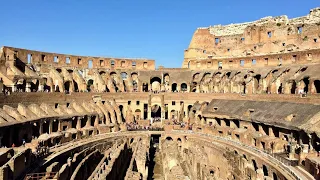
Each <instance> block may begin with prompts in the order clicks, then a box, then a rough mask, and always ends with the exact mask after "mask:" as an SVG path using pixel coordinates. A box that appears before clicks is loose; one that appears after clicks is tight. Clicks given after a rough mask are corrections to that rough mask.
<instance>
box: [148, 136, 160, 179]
mask: <svg viewBox="0 0 320 180" xmlns="http://www.w3.org/2000/svg"><path fill="white" fill-rule="evenodd" d="M159 139H160V136H158V135H153V136H152V137H151V139H150V150H149V170H148V180H153V179H158V178H157V177H158V176H159V167H158V166H159V165H158V164H159V160H160V161H161V158H160V159H159V154H160V153H159ZM161 168H162V167H161ZM161 172H162V171H161Z"/></svg>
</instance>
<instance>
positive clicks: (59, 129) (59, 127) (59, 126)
mask: <svg viewBox="0 0 320 180" xmlns="http://www.w3.org/2000/svg"><path fill="white" fill-rule="evenodd" d="M57 121H59V122H58V132H60V131H62V122H61V121H62V120H61V119H59V120H57Z"/></svg>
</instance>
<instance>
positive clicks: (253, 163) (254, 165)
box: [252, 159, 258, 171]
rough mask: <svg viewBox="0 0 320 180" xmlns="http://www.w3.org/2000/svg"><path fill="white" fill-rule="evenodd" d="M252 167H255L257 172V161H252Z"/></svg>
mask: <svg viewBox="0 0 320 180" xmlns="http://www.w3.org/2000/svg"><path fill="white" fill-rule="evenodd" d="M252 165H253V168H254V170H255V171H257V170H258V165H257V163H256V161H255V160H254V159H252Z"/></svg>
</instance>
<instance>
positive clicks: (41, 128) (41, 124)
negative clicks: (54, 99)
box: [39, 122, 43, 135]
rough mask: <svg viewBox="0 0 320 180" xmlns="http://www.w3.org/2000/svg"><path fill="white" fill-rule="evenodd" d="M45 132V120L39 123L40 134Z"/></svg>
mask: <svg viewBox="0 0 320 180" xmlns="http://www.w3.org/2000/svg"><path fill="white" fill-rule="evenodd" d="M42 133H43V122H40V123H39V135H41V134H42Z"/></svg>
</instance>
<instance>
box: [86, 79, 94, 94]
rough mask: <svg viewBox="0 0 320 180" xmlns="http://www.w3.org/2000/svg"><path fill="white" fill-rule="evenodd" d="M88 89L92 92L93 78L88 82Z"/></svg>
mask: <svg viewBox="0 0 320 180" xmlns="http://www.w3.org/2000/svg"><path fill="white" fill-rule="evenodd" d="M87 90H88V91H89V92H90V91H91V90H93V80H92V79H89V80H88V82H87Z"/></svg>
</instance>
